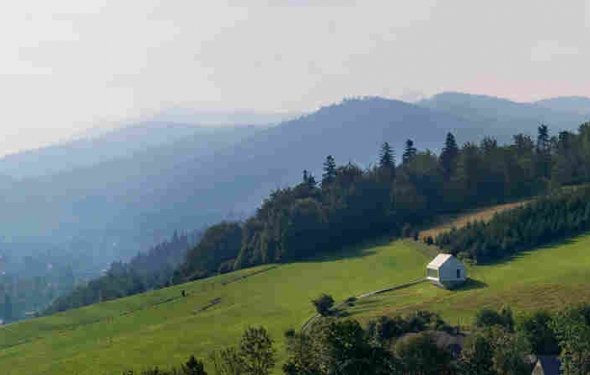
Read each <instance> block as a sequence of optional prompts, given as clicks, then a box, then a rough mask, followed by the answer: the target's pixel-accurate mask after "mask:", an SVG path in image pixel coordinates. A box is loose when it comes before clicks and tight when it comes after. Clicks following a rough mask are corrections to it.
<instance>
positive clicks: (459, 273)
mask: <svg viewBox="0 0 590 375" xmlns="http://www.w3.org/2000/svg"><path fill="white" fill-rule="evenodd" d="M460 278H461V270H460V269H459V268H457V279H460Z"/></svg>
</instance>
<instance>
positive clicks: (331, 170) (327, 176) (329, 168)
mask: <svg viewBox="0 0 590 375" xmlns="http://www.w3.org/2000/svg"><path fill="white" fill-rule="evenodd" d="M335 179H336V161H335V160H334V157H333V156H332V155H328V156H326V161H325V162H324V174H323V175H322V186H324V185H329V184H331V183H332V182H334V180H335Z"/></svg>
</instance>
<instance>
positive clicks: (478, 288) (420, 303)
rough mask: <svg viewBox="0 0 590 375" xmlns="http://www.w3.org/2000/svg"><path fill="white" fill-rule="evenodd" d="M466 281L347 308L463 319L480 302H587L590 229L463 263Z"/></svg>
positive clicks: (365, 313)
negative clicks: (487, 261)
mask: <svg viewBox="0 0 590 375" xmlns="http://www.w3.org/2000/svg"><path fill="white" fill-rule="evenodd" d="M468 276H469V278H470V280H469V281H468V283H467V284H466V285H465V286H464V287H462V288H460V289H458V290H454V291H448V290H444V289H440V288H435V287H433V286H432V285H430V284H428V283H422V284H418V285H414V286H411V287H408V288H405V289H401V290H397V291H393V292H390V293H384V294H381V295H376V296H373V297H370V298H366V299H363V300H360V301H358V302H357V303H356V304H355V306H354V307H353V308H350V309H349V310H348V312H349V313H350V314H351V315H352V316H353V317H355V318H357V319H359V320H361V321H367V320H369V319H370V318H373V317H376V316H379V315H394V314H399V313H402V314H403V313H407V312H409V311H414V310H416V309H428V310H431V311H435V312H438V313H440V314H441V315H442V316H443V317H444V318H445V319H446V320H448V321H449V322H451V323H453V324H460V325H469V324H470V323H471V321H472V319H473V315H474V314H473V313H474V311H476V310H477V309H479V308H481V307H484V306H485V307H491V308H499V307H501V306H502V305H504V304H506V305H509V306H510V307H511V308H512V309H513V310H514V312H515V313H516V314H517V315H518V314H523V313H526V312H527V311H530V310H535V309H547V310H556V309H559V308H562V307H563V306H565V305H568V304H576V303H581V302H590V287H589V286H590V235H584V236H580V237H576V238H574V239H571V240H568V241H565V242H562V243H559V244H555V245H552V246H547V247H543V248H540V249H536V250H534V251H530V252H526V253H522V254H520V255H518V256H517V257H515V258H513V259H510V260H507V261H503V262H500V263H496V264H492V265H479V266H471V267H468Z"/></svg>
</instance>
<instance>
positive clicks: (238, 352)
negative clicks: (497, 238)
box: [124, 305, 590, 375]
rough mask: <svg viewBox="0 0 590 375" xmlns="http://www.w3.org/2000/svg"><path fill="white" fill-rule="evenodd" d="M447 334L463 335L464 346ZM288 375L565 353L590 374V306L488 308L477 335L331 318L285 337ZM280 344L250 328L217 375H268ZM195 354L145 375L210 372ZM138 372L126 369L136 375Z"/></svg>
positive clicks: (432, 325) (413, 368) (514, 369)
mask: <svg viewBox="0 0 590 375" xmlns="http://www.w3.org/2000/svg"><path fill="white" fill-rule="evenodd" d="M441 335H443V336H444V335H446V337H451V336H452V337H457V338H458V337H461V340H459V341H457V342H461V341H462V342H463V344H462V349H461V350H457V348H456V347H452V346H450V345H449V341H448V340H440V339H439V338H440V337H441ZM285 340H286V349H287V355H288V356H287V360H286V362H285V363H284V364H283V365H282V370H283V372H284V373H285V374H288V375H311V374H313V375H323V374H325V375H328V374H340V375H358V374H376V375H378V374H383V375H386V374H399V375H406V374H421V375H439V374H449V375H508V374H510V375H521V374H522V375H525V374H527V375H528V374H530V373H531V370H532V367H533V365H534V362H535V358H536V357H537V356H540V355H559V356H560V357H559V358H560V359H561V362H562V370H563V373H564V374H566V375H574V374H575V375H577V374H586V373H589V372H590V305H580V306H574V307H568V308H566V309H564V310H562V311H558V312H556V313H549V312H547V311H543V310H538V311H535V312H532V313H529V314H528V315H524V316H522V317H521V318H519V319H518V320H516V319H515V318H514V316H513V314H512V311H511V310H510V308H508V307H502V308H501V309H500V310H493V309H489V308H484V309H482V310H480V311H479V312H478V313H477V315H476V318H475V324H474V326H473V327H472V329H471V332H470V334H469V335H467V336H466V335H464V334H461V333H459V332H458V328H456V327H451V326H449V325H448V324H447V323H446V322H445V321H444V320H442V319H441V317H440V316H439V315H438V314H436V313H432V312H428V311H416V312H414V313H411V314H409V315H406V316H394V317H381V318H378V319H376V320H373V321H370V322H369V323H368V324H367V325H366V326H365V327H363V326H361V325H360V324H359V322H357V321H355V320H343V319H337V318H334V317H325V318H322V319H320V320H319V321H317V322H316V323H314V324H313V325H312V326H310V327H309V329H307V330H305V331H302V332H296V331H295V330H292V329H291V330H288V331H287V332H285ZM273 345H274V341H273V339H272V338H271V337H270V335H269V334H268V332H267V331H266V330H265V329H264V328H263V327H260V328H248V329H247V330H246V331H245V332H244V334H243V335H242V337H241V339H240V341H239V344H238V345H237V346H232V347H227V348H223V349H219V350H216V351H214V352H212V354H211V355H210V358H209V363H210V365H211V369H210V371H212V372H209V373H213V374H216V375H268V374H271V373H272V372H273V371H274V369H275V366H276V364H277V361H276V351H275V349H274V348H273ZM207 373H208V372H207V371H206V369H205V365H204V364H203V362H202V361H200V360H197V359H195V358H194V357H191V358H190V359H189V361H187V362H186V363H185V364H183V365H182V366H180V367H179V368H175V369H170V370H163V369H159V368H153V369H150V370H146V371H144V372H142V373H141V374H142V375H206V374H207ZM131 374H133V372H129V371H128V372H125V373H124V375H131Z"/></svg>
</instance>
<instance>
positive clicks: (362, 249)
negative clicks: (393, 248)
mask: <svg viewBox="0 0 590 375" xmlns="http://www.w3.org/2000/svg"><path fill="white" fill-rule="evenodd" d="M395 240H396V238H393V237H381V238H378V239H374V240H370V241H363V242H359V243H357V244H354V245H349V246H345V247H342V248H340V249H337V250H327V251H325V252H322V253H321V254H319V255H316V256H312V257H308V258H300V259H295V260H293V262H295V263H316V262H333V261H336V260H342V259H351V258H365V257H368V256H371V255H374V254H376V253H377V251H376V250H375V249H373V248H374V247H379V246H385V245H389V244H390V243H391V242H392V241H395ZM289 263H291V262H289Z"/></svg>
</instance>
